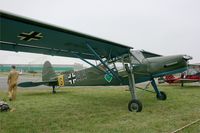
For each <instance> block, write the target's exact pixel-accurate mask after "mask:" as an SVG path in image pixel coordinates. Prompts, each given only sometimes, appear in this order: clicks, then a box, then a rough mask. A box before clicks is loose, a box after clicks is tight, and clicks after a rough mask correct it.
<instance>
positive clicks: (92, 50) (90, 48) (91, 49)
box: [86, 43, 122, 83]
mask: <svg viewBox="0 0 200 133" xmlns="http://www.w3.org/2000/svg"><path fill="white" fill-rule="evenodd" d="M86 45H87V47H88V48H89V50H90V51H91V52H92V53H93V54H94V55H95V56H96V57H97V58H98V59H99V61H100V62H101V63H102V64H103V65H104V66H105V67H106V68H107V69H108V70H109V72H110V73H111V74H112V75H113V76H114V77H115V78H116V79H118V80H119V81H120V82H121V83H122V80H121V79H120V78H119V76H117V75H116V73H115V72H114V71H113V70H112V69H110V68H109V67H108V65H106V64H105V62H104V61H103V60H102V59H101V57H100V56H99V55H98V54H97V53H96V51H95V50H94V49H93V48H92V47H91V46H90V45H89V44H88V43H86Z"/></svg>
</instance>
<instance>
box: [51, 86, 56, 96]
mask: <svg viewBox="0 0 200 133" xmlns="http://www.w3.org/2000/svg"><path fill="white" fill-rule="evenodd" d="M52 88H53V91H52V93H53V94H55V93H56V91H55V85H54V86H52Z"/></svg>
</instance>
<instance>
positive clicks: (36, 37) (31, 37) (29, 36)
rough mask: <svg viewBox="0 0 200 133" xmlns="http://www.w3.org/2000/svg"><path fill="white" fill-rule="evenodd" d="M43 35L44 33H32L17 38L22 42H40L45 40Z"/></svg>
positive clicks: (22, 34) (23, 33)
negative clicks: (42, 39)
mask: <svg viewBox="0 0 200 133" xmlns="http://www.w3.org/2000/svg"><path fill="white" fill-rule="evenodd" d="M41 35H42V33H39V32H35V31H31V32H30V33H25V32H22V33H21V34H19V36H17V37H20V40H23V41H32V40H39V39H41V38H43V36H41Z"/></svg>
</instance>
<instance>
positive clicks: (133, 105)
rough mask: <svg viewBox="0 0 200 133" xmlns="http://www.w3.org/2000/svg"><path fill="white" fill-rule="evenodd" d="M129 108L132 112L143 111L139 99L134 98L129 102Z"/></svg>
mask: <svg viewBox="0 0 200 133" xmlns="http://www.w3.org/2000/svg"><path fill="white" fill-rule="evenodd" d="M128 110H129V111H130V112H134V111H135V112H141V111H142V103H141V102H140V101H139V100H137V99H132V100H131V101H130V102H129V103H128Z"/></svg>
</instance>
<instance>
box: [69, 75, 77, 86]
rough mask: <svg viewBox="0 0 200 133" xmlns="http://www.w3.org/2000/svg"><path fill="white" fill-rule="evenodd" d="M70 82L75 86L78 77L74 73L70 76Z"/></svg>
mask: <svg viewBox="0 0 200 133" xmlns="http://www.w3.org/2000/svg"><path fill="white" fill-rule="evenodd" d="M68 80H69V82H70V84H74V83H75V81H76V76H75V75H74V74H73V73H71V74H69V76H68Z"/></svg>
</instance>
